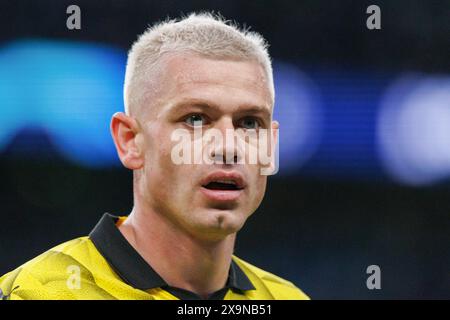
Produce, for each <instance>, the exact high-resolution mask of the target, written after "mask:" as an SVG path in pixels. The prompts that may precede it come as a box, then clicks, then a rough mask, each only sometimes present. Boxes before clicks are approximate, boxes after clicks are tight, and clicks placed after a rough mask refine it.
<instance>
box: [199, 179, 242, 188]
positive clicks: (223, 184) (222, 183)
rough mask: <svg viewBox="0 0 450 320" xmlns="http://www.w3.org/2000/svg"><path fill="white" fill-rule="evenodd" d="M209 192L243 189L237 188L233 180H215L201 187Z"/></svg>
mask: <svg viewBox="0 0 450 320" xmlns="http://www.w3.org/2000/svg"><path fill="white" fill-rule="evenodd" d="M203 187H204V188H206V189H209V190H241V189H243V187H239V186H238V184H237V183H236V181H234V180H216V181H211V182H210V183H208V184H206V185H204V186H203Z"/></svg>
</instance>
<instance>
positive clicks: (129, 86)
mask: <svg viewBox="0 0 450 320" xmlns="http://www.w3.org/2000/svg"><path fill="white" fill-rule="evenodd" d="M267 48H268V44H267V42H266V41H265V39H264V38H263V37H262V36H261V35H260V34H258V33H256V32H251V31H249V30H248V29H240V28H239V26H237V25H236V24H235V23H232V22H230V21H228V20H225V19H224V18H223V17H222V16H220V15H217V14H212V13H208V12H206V13H191V14H190V15H189V16H187V17H184V18H182V19H181V20H167V21H164V22H161V23H158V24H155V25H154V26H152V27H150V28H148V29H147V30H146V31H145V32H144V33H143V34H141V35H140V36H139V38H138V40H137V41H136V42H135V43H134V44H133V46H132V47H131V49H130V51H129V53H128V61H127V67H126V72H125V83H124V103H125V112H126V113H127V114H129V113H130V110H132V109H133V108H134V105H135V104H138V103H139V101H140V100H139V99H140V97H141V96H142V93H140V92H138V90H139V88H140V83H142V81H143V80H145V79H147V78H148V72H149V71H148V70H150V69H151V68H152V67H153V66H155V65H156V64H157V63H158V60H159V59H160V58H161V56H162V55H164V54H165V53H181V52H193V53H197V54H200V55H203V56H206V57H208V58H217V59H234V60H250V61H251V60H253V61H257V62H258V63H260V65H261V66H262V67H263V69H264V70H265V73H266V76H267V82H268V86H269V90H270V93H271V96H272V103H273V101H274V98H275V92H274V85H273V75H272V63H271V59H270V56H269V53H268V50H267Z"/></svg>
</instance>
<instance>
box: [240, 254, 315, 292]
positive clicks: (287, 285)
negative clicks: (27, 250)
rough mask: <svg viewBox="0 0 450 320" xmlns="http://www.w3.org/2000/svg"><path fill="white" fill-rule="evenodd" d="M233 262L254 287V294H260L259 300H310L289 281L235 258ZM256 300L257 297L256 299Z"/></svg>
mask: <svg viewBox="0 0 450 320" xmlns="http://www.w3.org/2000/svg"><path fill="white" fill-rule="evenodd" d="M233 260H234V261H235V262H236V263H237V265H238V266H239V267H240V268H241V269H242V271H244V273H245V274H246V275H247V277H248V278H249V280H250V281H251V282H252V284H253V285H254V286H255V289H256V290H255V294H256V295H258V294H261V299H266V298H267V299H270V297H271V298H272V299H277V300H278V299H279V300H309V299H310V298H309V297H308V296H307V295H306V294H305V293H304V292H303V291H302V290H301V289H300V288H298V287H297V286H296V285H295V284H293V283H292V282H291V281H288V280H286V279H283V278H281V277H279V276H277V275H274V274H273V273H270V272H268V271H265V270H263V269H261V268H258V267H256V266H254V265H252V264H250V263H248V262H246V261H244V260H242V259H240V258H238V257H236V256H233ZM256 298H258V297H256Z"/></svg>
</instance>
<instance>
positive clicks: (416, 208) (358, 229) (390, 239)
mask: <svg viewBox="0 0 450 320" xmlns="http://www.w3.org/2000/svg"><path fill="white" fill-rule="evenodd" d="M70 4H77V5H78V6H80V7H81V10H82V29H81V30H77V31H69V30H67V28H66V27H65V25H66V19H67V14H66V13H65V11H66V8H67V6H68V5H70ZM370 4H377V5H379V6H380V7H381V10H382V29H381V30H377V31H369V30H368V29H367V28H366V27H365V23H366V18H367V14H366V13H365V11H366V8H367V6H368V5H370ZM449 9H450V6H449V3H448V2H447V1H373V2H372V1H371V2H367V1H336V2H331V1H296V2H294V1H245V2H244V1H230V0H227V1H214V2H212V1H195V0H191V1H33V2H32V1H0V44H6V43H8V42H10V41H13V40H16V39H23V38H27V39H28V38H36V39H52V40H65V41H67V40H70V41H85V42H88V43H100V44H107V45H111V46H113V47H116V48H119V49H120V50H123V51H126V50H128V48H129V47H130V45H131V44H132V43H133V41H134V40H135V39H136V37H137V35H138V34H140V33H142V32H143V30H145V28H146V27H147V26H148V25H149V24H151V23H152V22H154V21H158V20H161V19H164V18H165V17H167V16H170V17H177V16H179V15H180V13H189V12H191V11H197V10H215V11H219V12H220V13H221V14H222V15H224V16H225V17H227V18H230V19H233V20H236V21H238V22H239V23H241V24H244V23H245V24H247V25H250V26H252V29H254V30H256V31H258V32H260V33H262V34H263V35H264V36H265V37H266V39H267V40H268V42H269V43H270V45H271V46H270V53H271V55H272V56H273V57H274V60H277V59H279V60H281V59H282V60H283V61H288V62H290V63H292V64H296V65H298V66H308V67H309V68H313V69H314V70H319V69H320V70H322V69H333V70H346V69H354V70H366V71H367V70H368V71H369V72H374V73H377V72H382V73H387V74H389V73H391V74H394V73H401V72H404V71H411V70H412V71H414V72H421V73H427V74H448V73H449V72H450V59H449V58H448V57H449V42H448V39H449V31H450V19H449V12H450V10H449ZM294 39H295V40H294ZM312 73H314V72H312ZM316 78H317V77H316ZM332 89H333V88H332ZM332 89H330V90H332ZM322 90H323V91H324V92H323V94H324V95H326V93H327V92H326V90H325V89H322ZM334 90H335V91H336V90H337V91H339V88H334ZM349 94H350V95H351V94H352V93H351V92H350V93H349ZM0 98H1V97H0ZM367 99H370V97H367ZM1 103H2V102H1V100H0V108H2V107H1ZM120 103H122V102H121V101H120ZM367 112H371V111H370V110H369V111H367ZM334 128H336V127H334ZM337 128H338V129H336V130H338V131H339V130H344V129H342V128H343V127H337ZM363 129H364V130H366V129H367V128H363ZM369 129H371V128H369ZM369 129H367V130H369ZM0 130H1V128H0ZM324 130H325V131H326V130H327V128H326V127H325V129H324ZM329 134H330V133H329ZM332 134H334V133H332ZM354 134H355V135H358V132H354ZM370 143H372V142H370ZM368 144H369V142H368ZM30 145H33V146H34V149H33V150H34V151H33V152H29V150H30V147H29V146H30ZM24 146H25V147H24ZM449 148H450V144H449ZM23 150H25V151H23ZM318 150H319V151H318V152H317V154H316V158H315V157H314V156H313V157H311V158H310V159H309V160H308V161H307V162H306V163H305V164H304V165H302V166H299V167H298V168H297V169H295V170H290V171H289V172H285V173H281V172H280V173H281V174H279V175H276V176H274V177H271V178H269V186H268V190H267V193H266V197H265V199H264V201H263V203H262V205H261V207H260V208H259V209H258V211H257V212H256V213H255V214H254V215H253V216H252V217H251V218H250V219H249V221H248V223H247V225H246V226H245V227H244V229H243V230H242V231H241V232H240V233H239V235H238V241H237V247H236V254H237V255H238V256H239V257H242V258H243V259H244V260H247V261H249V262H251V263H253V264H255V265H257V266H259V267H261V268H263V269H266V270H269V271H271V272H273V273H275V274H277V275H280V276H282V277H285V278H288V279H289V280H291V281H293V282H295V283H296V284H297V285H298V286H299V287H300V288H302V289H303V290H304V291H305V292H306V293H307V294H309V295H310V296H311V297H312V298H313V299H381V298H387V299H417V298H426V299H432V298H438V299H443V298H444V299H449V298H450V268H449V263H450V252H449V251H450V250H449V248H450V246H449V244H450V221H449V214H450V183H449V179H444V180H442V181H440V182H438V183H434V184H429V185H424V186H411V185H406V184H402V183H399V182H398V181H395V180H394V179H391V178H390V177H389V176H388V175H386V174H385V173H384V172H383V170H382V169H381V166H380V164H379V163H376V162H375V161H374V163H373V164H372V165H371V166H370V167H369V168H367V167H365V169H367V170H363V169H361V167H358V165H357V164H355V170H356V171H352V165H349V164H348V162H347V166H346V167H345V168H346V170H344V171H342V172H335V174H332V173H333V172H334V171H340V170H339V169H340V168H343V167H339V166H335V167H333V164H331V163H329V162H327V161H324V160H323V158H320V154H324V151H323V149H320V148H319V149H318ZM93 152H94V151H93ZM333 152H335V153H340V152H341V150H340V149H339V148H335V149H333ZM342 152H343V151H342ZM325 154H326V152H325ZM344 160H346V158H345V157H344ZM357 160H358V158H356V160H355V161H357ZM317 163H319V164H320V165H316V166H315V164H317ZM318 168H319V169H320V170H319V169H318ZM362 173H366V175H363V174H362ZM0 177H1V182H2V183H1V184H0V204H1V207H0V208H1V209H0V210H1V213H2V217H1V218H2V219H1V222H0V235H1V238H0V274H4V273H6V272H7V271H10V270H11V269H13V268H15V267H17V266H18V265H20V264H22V263H24V262H25V261H27V260H29V259H30V258H32V257H34V256H35V255H37V254H39V253H41V252H43V251H45V250H47V249H48V248H50V247H52V246H54V245H56V244H58V243H61V242H63V241H66V240H69V239H71V238H74V237H79V236H83V235H86V234H87V233H89V231H90V230H91V229H92V227H93V226H94V225H95V223H96V222H97V220H98V219H99V218H100V216H101V214H102V213H103V212H106V211H107V212H111V213H113V214H117V215H120V214H121V215H123V214H127V213H128V212H129V211H130V209H131V207H132V174H131V173H130V172H128V171H127V170H125V169H123V168H121V167H120V166H111V167H108V166H105V167H97V168H92V167H91V168H89V167H85V166H82V165H79V164H75V163H73V162H71V161H68V160H67V159H66V158H64V157H62V156H61V155H60V154H59V153H58V152H57V150H55V148H54V147H53V146H52V143H51V139H50V138H49V137H48V135H46V134H45V131H40V130H35V129H34V128H28V129H27V128H25V129H24V130H21V131H20V132H18V133H17V135H16V136H15V137H14V138H13V139H12V140H11V141H10V143H9V144H8V146H7V147H6V148H4V149H3V151H2V152H1V153H0ZM372 264H375V265H379V266H380V268H381V274H382V278H381V279H382V280H381V283H382V289H381V290H368V289H367V287H366V279H367V277H368V275H367V274H366V268H367V266H369V265H372Z"/></svg>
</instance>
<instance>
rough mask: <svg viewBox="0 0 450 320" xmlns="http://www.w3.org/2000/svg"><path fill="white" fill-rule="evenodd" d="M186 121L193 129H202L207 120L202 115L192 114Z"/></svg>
mask: <svg viewBox="0 0 450 320" xmlns="http://www.w3.org/2000/svg"><path fill="white" fill-rule="evenodd" d="M184 121H185V122H186V123H187V124H188V125H190V126H191V127H201V126H203V125H204V124H205V118H204V117H203V116H202V115H200V114H191V115H190V116H189V117H187V118H186V119H185V120H184Z"/></svg>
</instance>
